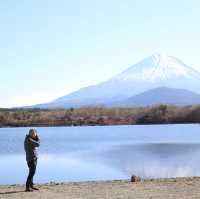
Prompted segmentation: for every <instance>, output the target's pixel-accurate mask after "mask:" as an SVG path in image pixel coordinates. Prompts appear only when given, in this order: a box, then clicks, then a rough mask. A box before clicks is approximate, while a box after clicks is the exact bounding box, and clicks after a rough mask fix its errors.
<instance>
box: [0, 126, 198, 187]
mask: <svg viewBox="0 0 200 199" xmlns="http://www.w3.org/2000/svg"><path fill="white" fill-rule="evenodd" d="M28 130H29V128H1V129H0V160H1V163H0V184H18V183H25V180H26V176H27V172H28V169H27V165H26V160H25V154H24V148H23V142H24V137H25V135H26V134H27V133H28ZM37 130H38V133H39V134H40V137H41V147H40V148H39V160H38V168H37V174H36V176H35V182H37V183H44V182H50V181H54V182H67V181H89V180H113V179H129V178H130V176H131V175H133V174H134V175H138V176H140V177H142V178H160V177H184V176H200V125H199V124H184V125H133V126H129V125H128V126H95V127H41V128H37Z"/></svg>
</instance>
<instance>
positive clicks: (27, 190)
mask: <svg viewBox="0 0 200 199" xmlns="http://www.w3.org/2000/svg"><path fill="white" fill-rule="evenodd" d="M25 191H26V192H33V189H31V188H26V190H25Z"/></svg>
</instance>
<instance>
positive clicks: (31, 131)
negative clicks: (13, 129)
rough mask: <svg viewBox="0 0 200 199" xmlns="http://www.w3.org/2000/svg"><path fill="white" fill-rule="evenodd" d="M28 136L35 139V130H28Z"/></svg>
mask: <svg viewBox="0 0 200 199" xmlns="http://www.w3.org/2000/svg"><path fill="white" fill-rule="evenodd" d="M29 136H30V137H32V138H35V137H37V131H36V130H35V129H30V130H29Z"/></svg>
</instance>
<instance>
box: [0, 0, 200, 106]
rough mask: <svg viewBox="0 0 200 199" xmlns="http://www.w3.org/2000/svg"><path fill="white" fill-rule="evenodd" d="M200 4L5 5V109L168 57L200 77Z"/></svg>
mask: <svg viewBox="0 0 200 199" xmlns="http://www.w3.org/2000/svg"><path fill="white" fill-rule="evenodd" d="M199 7H200V2H199V1H198V0H189V1H188V0H167V1H161V0H151V1H147V0H123V1H118V0H99V1H95V0H73V1H71V0H17V1H16V0H6V1H0V38H1V44H0V54H1V56H0V69H1V70H0V71H1V84H0V93H1V96H0V107H12V106H21V105H29V104H35V103H40V102H41V103H42V102H48V101H50V100H52V99H54V98H57V97H59V96H62V95H65V94H67V93H70V92H72V91H74V90H77V89H78V88H80V87H84V86H88V85H91V84H96V83H99V82H101V81H104V80H107V79H108V78H110V77H112V76H114V75H115V74H117V73H119V72H121V71H123V70H124V69H126V68H127V67H129V66H131V65H133V64H134V63H136V62H137V61H139V60H141V59H143V58H145V57H147V56H149V55H151V54H153V53H155V52H161V53H165V54H168V55H173V56H175V57H178V58H180V59H181V60H183V61H184V62H185V63H186V64H188V65H190V66H192V67H194V68H196V69H197V70H199V71H200V56H199V52H200V26H199V20H200V12H199Z"/></svg>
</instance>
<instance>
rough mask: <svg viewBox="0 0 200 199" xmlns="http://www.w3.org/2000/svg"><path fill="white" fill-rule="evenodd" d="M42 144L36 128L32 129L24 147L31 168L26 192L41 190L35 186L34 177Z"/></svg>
mask: <svg viewBox="0 0 200 199" xmlns="http://www.w3.org/2000/svg"><path fill="white" fill-rule="evenodd" d="M39 146H40V138H39V136H38V134H37V131H36V130H35V129H30V130H29V134H28V135H26V137H25V140H24V149H25V152H26V161H27V165H28V168H29V174H28V177H27V180H26V192H32V191H33V190H39V189H38V188H36V187H34V183H33V177H34V175H35V172H36V167H37V159H38V153H37V148H38V147H39Z"/></svg>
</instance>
